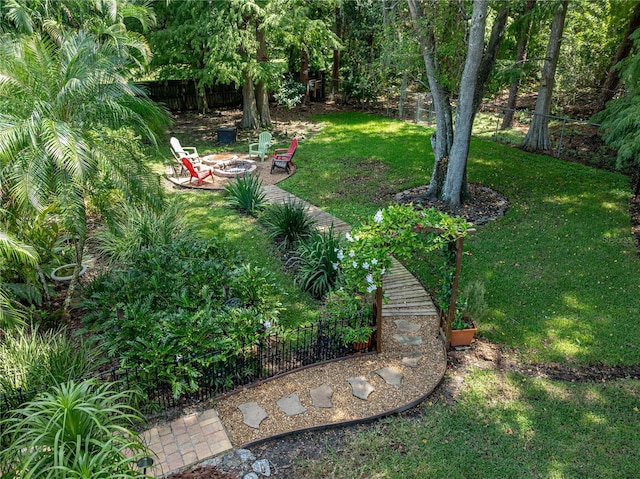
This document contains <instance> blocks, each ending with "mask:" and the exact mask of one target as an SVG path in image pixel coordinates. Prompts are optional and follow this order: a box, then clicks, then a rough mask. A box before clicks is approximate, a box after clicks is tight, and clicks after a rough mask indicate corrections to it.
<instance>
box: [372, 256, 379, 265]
mask: <svg viewBox="0 0 640 479" xmlns="http://www.w3.org/2000/svg"><path fill="white" fill-rule="evenodd" d="M371 264H372V265H374V266H375V265H377V264H378V260H377V259H375V258H373V259H372V260H371Z"/></svg>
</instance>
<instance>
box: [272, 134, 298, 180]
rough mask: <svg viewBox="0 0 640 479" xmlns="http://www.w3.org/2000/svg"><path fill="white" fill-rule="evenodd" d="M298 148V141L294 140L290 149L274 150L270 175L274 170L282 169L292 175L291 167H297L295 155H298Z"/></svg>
mask: <svg viewBox="0 0 640 479" xmlns="http://www.w3.org/2000/svg"><path fill="white" fill-rule="evenodd" d="M296 148H298V139H297V138H294V139H293V140H291V144H290V145H289V148H276V149H275V150H273V160H272V161H271V172H270V173H273V169H274V168H282V169H283V170H286V172H287V173H288V174H291V167H292V166H295V165H294V164H293V155H295V153H296Z"/></svg>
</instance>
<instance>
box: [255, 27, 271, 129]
mask: <svg viewBox="0 0 640 479" xmlns="http://www.w3.org/2000/svg"><path fill="white" fill-rule="evenodd" d="M256 40H257V41H258V49H257V52H256V60H257V61H258V65H260V64H262V63H264V62H266V61H268V60H267V43H266V41H265V34H264V29H262V28H260V27H257V28H256ZM255 95H256V107H257V108H258V114H259V115H260V126H262V127H263V128H269V127H270V126H271V112H270V110H269V92H268V91H267V87H266V84H265V82H264V80H263V79H262V76H261V78H260V79H259V80H258V82H257V83H256V92H255Z"/></svg>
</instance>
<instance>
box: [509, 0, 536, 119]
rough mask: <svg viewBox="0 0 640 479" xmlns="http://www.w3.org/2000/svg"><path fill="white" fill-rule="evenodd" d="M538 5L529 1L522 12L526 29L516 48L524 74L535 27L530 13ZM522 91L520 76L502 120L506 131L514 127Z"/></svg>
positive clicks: (510, 86) (521, 33)
mask: <svg viewBox="0 0 640 479" xmlns="http://www.w3.org/2000/svg"><path fill="white" fill-rule="evenodd" d="M535 4H536V0H527V3H525V5H524V10H523V11H522V16H523V17H525V18H526V23H525V27H526V28H523V29H522V30H521V31H520V38H519V39H518V46H517V48H516V61H515V65H516V67H517V68H518V69H519V70H520V72H522V70H523V69H524V62H525V61H526V60H527V44H528V43H529V35H531V26H532V25H533V19H532V17H531V15H529V13H530V12H531V11H532V10H533V7H534V6H535ZM519 89H520V75H518V78H517V79H516V80H514V81H512V82H511V85H509V98H508V99H507V110H506V111H505V112H504V118H503V119H502V125H501V127H500V128H501V129H503V130H506V129H507V128H511V126H512V125H513V118H514V114H515V109H516V102H517V101H518V90H519Z"/></svg>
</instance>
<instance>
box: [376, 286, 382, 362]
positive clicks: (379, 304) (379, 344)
mask: <svg viewBox="0 0 640 479" xmlns="http://www.w3.org/2000/svg"><path fill="white" fill-rule="evenodd" d="M375 308H376V352H377V353H378V354H380V353H381V352H382V287H381V286H378V288H377V289H376V306H375Z"/></svg>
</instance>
